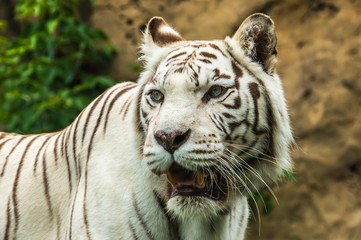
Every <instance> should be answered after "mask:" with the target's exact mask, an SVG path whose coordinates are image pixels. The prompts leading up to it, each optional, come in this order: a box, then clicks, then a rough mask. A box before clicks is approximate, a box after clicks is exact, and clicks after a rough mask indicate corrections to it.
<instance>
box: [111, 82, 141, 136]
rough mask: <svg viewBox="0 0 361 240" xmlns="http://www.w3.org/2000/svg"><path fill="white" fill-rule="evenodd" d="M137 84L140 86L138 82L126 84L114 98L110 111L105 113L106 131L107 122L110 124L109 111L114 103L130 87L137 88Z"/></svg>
mask: <svg viewBox="0 0 361 240" xmlns="http://www.w3.org/2000/svg"><path fill="white" fill-rule="evenodd" d="M136 86H138V85H137V84H134V83H133V84H132V85H126V86H124V88H122V89H121V90H120V91H119V92H118V93H117V94H116V95H115V96H114V97H113V99H112V101H111V102H110V104H109V108H108V111H107V113H106V115H105V123H104V132H105V131H106V128H107V124H108V118H109V113H110V111H111V110H112V108H113V105H114V103H115V102H116V101H117V100H118V99H119V98H120V97H121V96H122V95H123V94H124V93H126V92H128V91H129V90H130V89H133V88H135V87H136Z"/></svg>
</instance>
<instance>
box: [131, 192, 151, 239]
mask: <svg viewBox="0 0 361 240" xmlns="http://www.w3.org/2000/svg"><path fill="white" fill-rule="evenodd" d="M132 198H133V207H134V210H135V213H136V215H137V218H138V220H139V222H140V224H141V226H142V227H143V229H144V231H145V233H146V234H147V237H148V238H149V239H151V240H155V238H154V237H153V236H152V232H151V231H150V229H149V227H148V226H147V224H146V222H145V220H144V218H143V216H142V214H141V213H140V210H139V206H138V202H137V199H136V196H135V195H134V194H133V196H132Z"/></svg>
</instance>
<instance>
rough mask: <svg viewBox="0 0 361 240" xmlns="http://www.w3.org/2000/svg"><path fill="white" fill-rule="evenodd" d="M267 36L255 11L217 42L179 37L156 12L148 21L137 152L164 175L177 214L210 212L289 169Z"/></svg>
mask: <svg viewBox="0 0 361 240" xmlns="http://www.w3.org/2000/svg"><path fill="white" fill-rule="evenodd" d="M275 45H276V39H275V35H274V28H273V22H272V21H271V20H270V19H269V18H268V17H266V16H265V15H261V14H258V15H253V16H251V17H249V18H248V19H247V20H245V22H244V23H243V24H242V25H241V27H240V29H239V30H238V31H237V33H236V34H235V36H234V37H233V38H232V39H231V38H226V39H225V40H222V41H221V40H215V41H185V40H184V39H183V38H182V37H181V36H180V35H179V34H178V33H177V32H175V31H174V30H173V29H172V28H170V27H169V26H168V25H167V24H166V23H165V22H164V20H163V19H161V18H153V19H152V20H150V22H149V24H148V28H147V30H146V33H145V43H144V45H143V49H142V52H143V54H144V55H143V57H142V59H143V60H144V61H145V62H146V64H147V65H148V67H147V68H146V69H150V70H148V71H146V72H144V73H143V75H142V78H141V81H143V83H144V89H143V95H142V98H141V102H140V116H141V117H140V118H141V122H142V128H143V129H144V132H145V138H144V146H143V157H144V161H145V163H146V164H147V166H148V168H149V169H150V171H152V172H153V173H154V174H156V175H157V176H159V178H160V179H162V180H163V181H166V182H167V183H166V184H164V185H162V186H163V188H165V189H164V191H163V192H164V193H165V195H166V196H165V198H166V199H167V208H168V210H169V211H170V212H171V213H173V214H174V215H175V216H177V217H181V218H182V217H183V218H187V217H190V216H208V217H209V216H211V215H217V214H219V213H220V212H222V211H225V209H229V208H232V204H233V203H234V202H236V199H237V198H238V197H245V196H249V195H251V194H252V192H254V191H257V190H258V189H259V188H260V187H261V186H263V185H267V184H269V183H270V182H272V181H274V180H275V179H277V177H278V176H279V175H280V173H281V172H282V170H285V169H289V167H290V159H289V155H288V148H289V145H290V144H291V142H292V137H291V133H290V127H289V121H288V116H287V111H286V107H285V104H284V97H283V93H282V91H281V86H280V82H279V79H278V78H277V75H276V74H275V72H274V64H275V55H276V50H275ZM256 47H257V48H258V49H256ZM164 186H165V187H164Z"/></svg>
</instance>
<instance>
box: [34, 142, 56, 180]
mask: <svg viewBox="0 0 361 240" xmlns="http://www.w3.org/2000/svg"><path fill="white" fill-rule="evenodd" d="M51 137H52V136H49V137H48V138H47V139H45V141H44V142H43V144H42V145H41V146H40V148H39V150H38V152H37V153H36V156H35V161H34V167H33V175H34V176H35V172H36V167H37V165H38V159H39V155H40V152H41V150H43V148H44V146H45V144H46V143H47V142H48V141H49V140H50V139H51Z"/></svg>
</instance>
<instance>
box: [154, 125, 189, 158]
mask: <svg viewBox="0 0 361 240" xmlns="http://www.w3.org/2000/svg"><path fill="white" fill-rule="evenodd" d="M190 135H191V130H190V129H188V130H187V131H185V132H183V131H180V130H176V131H166V130H157V131H156V132H155V133H154V137H155V139H156V140H157V142H158V143H159V144H160V145H161V146H162V147H163V148H164V149H165V150H166V151H167V152H169V153H171V154H173V153H174V151H175V150H177V149H178V148H179V147H180V146H182V145H183V144H184V143H185V142H187V140H188V139H189V136H190Z"/></svg>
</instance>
